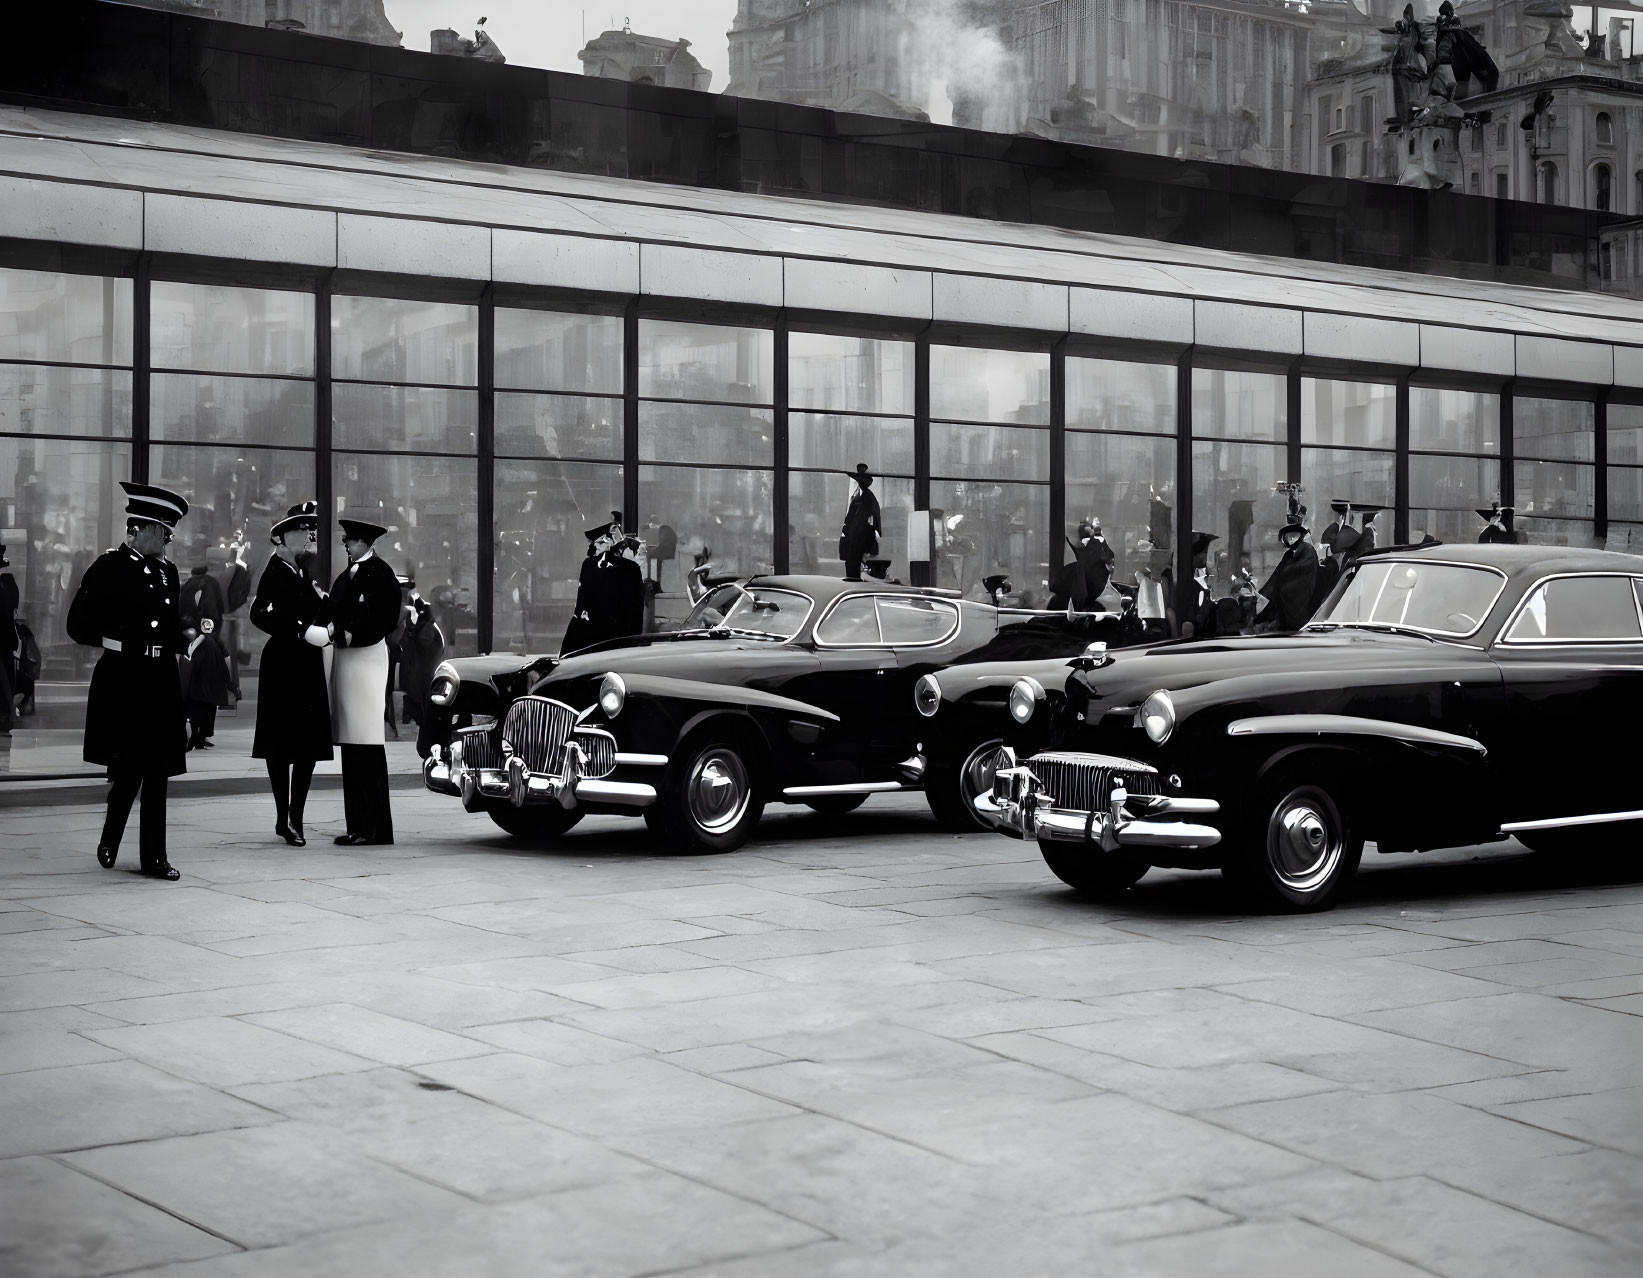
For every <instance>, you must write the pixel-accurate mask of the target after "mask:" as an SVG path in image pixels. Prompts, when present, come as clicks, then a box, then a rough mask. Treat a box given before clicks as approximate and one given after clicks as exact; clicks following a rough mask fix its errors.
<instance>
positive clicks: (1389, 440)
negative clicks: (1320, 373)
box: [1301, 377, 1398, 501]
mask: <svg viewBox="0 0 1643 1278" xmlns="http://www.w3.org/2000/svg"><path fill="white" fill-rule="evenodd" d="M1397 420H1398V390H1397V387H1395V386H1388V385H1385V384H1383V383H1380V382H1338V381H1329V380H1326V379H1324V378H1321V377H1303V378H1302V379H1301V442H1302V443H1304V444H1349V445H1352V446H1353V447H1356V448H1393V447H1395V446H1396V437H1397ZM1366 500H1367V499H1366ZM1377 500H1378V499H1377ZM1387 500H1388V501H1390V500H1391V499H1390V498H1388V499H1387Z"/></svg>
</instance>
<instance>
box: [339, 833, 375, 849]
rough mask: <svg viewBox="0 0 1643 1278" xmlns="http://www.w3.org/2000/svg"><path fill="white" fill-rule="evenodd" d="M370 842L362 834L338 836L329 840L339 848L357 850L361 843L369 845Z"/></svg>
mask: <svg viewBox="0 0 1643 1278" xmlns="http://www.w3.org/2000/svg"><path fill="white" fill-rule="evenodd" d="M370 841H371V840H369V839H368V838H366V837H365V836H364V835H363V834H339V835H337V837H336V838H334V839H332V840H331V842H333V843H335V844H336V845H337V846H338V847H339V848H357V847H358V846H359V845H360V844H361V843H369V842H370Z"/></svg>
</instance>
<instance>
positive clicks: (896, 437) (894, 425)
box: [787, 413, 913, 500]
mask: <svg viewBox="0 0 1643 1278" xmlns="http://www.w3.org/2000/svg"><path fill="white" fill-rule="evenodd" d="M787 459H788V462H789V463H790V464H792V465H794V466H812V467H817V468H821V467H827V468H830V469H833V470H849V471H853V470H855V469H856V463H857V462H866V463H867V468H868V469H869V470H871V471H872V472H873V473H874V474H875V475H879V474H892V475H895V474H901V475H911V474H912V473H913V421H912V418H910V417H843V416H835V415H833V414H831V413H791V414H789V415H788V418H787ZM881 500H882V499H881Z"/></svg>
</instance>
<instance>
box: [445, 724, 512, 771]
mask: <svg viewBox="0 0 1643 1278" xmlns="http://www.w3.org/2000/svg"><path fill="white" fill-rule="evenodd" d="M456 740H457V741H459V742H460V743H461V744H462V762H463V764H464V765H465V766H466V767H470V768H500V767H501V766H502V752H501V751H500V750H499V749H498V748H497V744H496V732H495V729H494V728H463V729H462V730H461V731H459V732H458V733H457V734H456Z"/></svg>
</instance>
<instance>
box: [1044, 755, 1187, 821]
mask: <svg viewBox="0 0 1643 1278" xmlns="http://www.w3.org/2000/svg"><path fill="white" fill-rule="evenodd" d="M1026 766H1027V767H1028V768H1030V769H1032V773H1033V775H1034V776H1035V777H1037V778H1038V780H1039V784H1040V785H1042V786H1043V787H1044V790H1045V792H1046V793H1047V794H1049V796H1050V801H1051V806H1053V807H1056V808H1062V809H1067V810H1070V811H1073V812H1105V811H1106V810H1107V803H1108V800H1109V799H1110V798H1111V797H1112V783H1113V779H1114V778H1115V777H1123V778H1124V786H1125V788H1126V789H1127V790H1128V791H1129V792H1130V793H1131V794H1157V793H1159V789H1158V773H1157V770H1156V769H1154V768H1152V767H1151V766H1150V765H1148V764H1145V763H1137V762H1136V761H1135V760H1134V759H1120V758H1118V757H1116V756H1115V755H1110V754H1074V753H1070V752H1062V751H1053V752H1048V753H1045V754H1035V755H1034V756H1033V757H1032V758H1030V759H1028V760H1027V761H1026Z"/></svg>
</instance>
